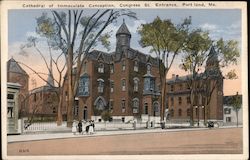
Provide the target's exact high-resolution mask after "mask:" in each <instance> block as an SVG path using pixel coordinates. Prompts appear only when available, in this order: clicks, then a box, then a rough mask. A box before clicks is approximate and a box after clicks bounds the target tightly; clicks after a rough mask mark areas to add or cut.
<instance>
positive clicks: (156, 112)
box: [153, 101, 160, 116]
mask: <svg viewBox="0 0 250 160" xmlns="http://www.w3.org/2000/svg"><path fill="white" fill-rule="evenodd" d="M153 107H154V116H160V105H159V102H157V101H155V102H154V103H153Z"/></svg>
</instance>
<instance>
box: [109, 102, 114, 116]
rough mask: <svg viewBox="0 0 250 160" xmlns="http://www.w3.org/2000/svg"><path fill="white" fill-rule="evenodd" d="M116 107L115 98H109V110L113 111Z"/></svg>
mask: <svg viewBox="0 0 250 160" xmlns="http://www.w3.org/2000/svg"><path fill="white" fill-rule="evenodd" d="M113 107H114V101H113V99H110V100H109V111H110V112H111V113H112V112H113V109H114V108H113Z"/></svg>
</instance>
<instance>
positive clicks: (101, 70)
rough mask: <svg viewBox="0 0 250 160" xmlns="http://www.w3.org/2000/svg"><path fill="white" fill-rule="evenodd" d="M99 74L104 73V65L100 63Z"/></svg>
mask: <svg viewBox="0 0 250 160" xmlns="http://www.w3.org/2000/svg"><path fill="white" fill-rule="evenodd" d="M98 72H99V73H104V64H103V63H99V66H98Z"/></svg>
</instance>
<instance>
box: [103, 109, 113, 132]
mask: <svg viewBox="0 0 250 160" xmlns="http://www.w3.org/2000/svg"><path fill="white" fill-rule="evenodd" d="M101 117H102V119H103V120H104V122H105V128H106V124H107V121H109V120H110V118H111V114H110V112H109V111H108V110H106V111H103V112H102V114H101Z"/></svg>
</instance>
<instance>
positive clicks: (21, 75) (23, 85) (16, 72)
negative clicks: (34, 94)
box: [7, 58, 29, 117]
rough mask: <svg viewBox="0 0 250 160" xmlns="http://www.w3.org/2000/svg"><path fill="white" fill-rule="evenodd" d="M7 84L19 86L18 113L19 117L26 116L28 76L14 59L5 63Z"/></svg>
mask: <svg viewBox="0 0 250 160" xmlns="http://www.w3.org/2000/svg"><path fill="white" fill-rule="evenodd" d="M7 82H11V83H18V84H20V91H19V97H18V101H19V102H18V110H19V111H18V113H19V117H24V116H26V115H27V113H28V108H29V107H28V104H29V102H28V96H29V75H28V74H27V73H26V72H25V70H24V69H23V68H22V67H21V66H20V65H19V64H18V62H17V61H16V60H15V59H14V58H11V59H10V60H9V61H8V62H7Z"/></svg>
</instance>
